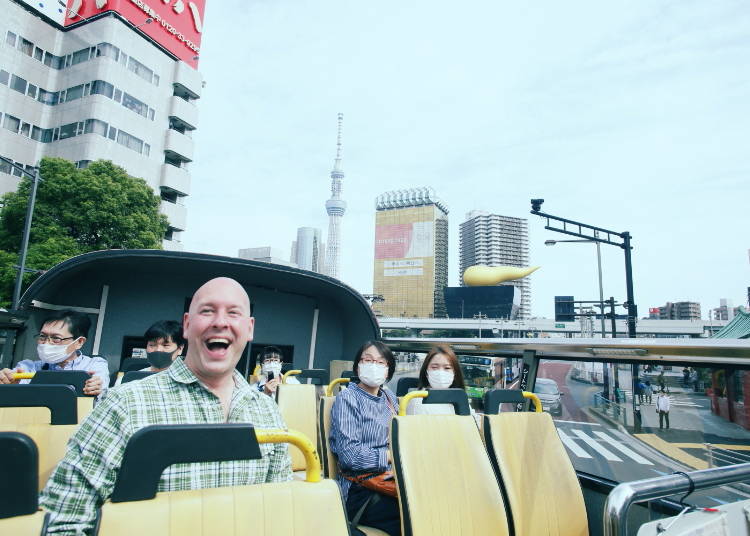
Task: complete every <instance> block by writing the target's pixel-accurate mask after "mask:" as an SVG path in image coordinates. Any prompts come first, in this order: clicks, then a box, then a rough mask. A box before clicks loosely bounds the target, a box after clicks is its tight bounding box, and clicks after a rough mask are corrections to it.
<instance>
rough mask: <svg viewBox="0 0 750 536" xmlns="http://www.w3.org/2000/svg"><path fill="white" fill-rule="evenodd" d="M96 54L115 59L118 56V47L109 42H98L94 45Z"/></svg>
mask: <svg viewBox="0 0 750 536" xmlns="http://www.w3.org/2000/svg"><path fill="white" fill-rule="evenodd" d="M96 55H97V56H105V57H107V58H112V59H113V60H115V61H117V60H118V58H119V56H120V49H119V48H117V47H116V46H114V45H111V44H109V43H99V44H98V45H97V46H96Z"/></svg>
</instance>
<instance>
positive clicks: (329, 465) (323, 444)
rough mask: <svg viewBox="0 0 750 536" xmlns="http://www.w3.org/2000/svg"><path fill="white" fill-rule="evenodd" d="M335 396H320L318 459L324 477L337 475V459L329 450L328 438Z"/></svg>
mask: <svg viewBox="0 0 750 536" xmlns="http://www.w3.org/2000/svg"><path fill="white" fill-rule="evenodd" d="M334 400H336V397H335V396H323V397H321V398H320V411H319V412H318V418H319V420H320V422H319V426H318V429H319V430H320V449H321V456H320V459H321V461H322V462H323V471H324V473H323V474H324V475H325V477H326V478H336V476H338V461H337V460H336V456H335V455H334V454H333V452H331V445H330V441H329V439H328V437H329V435H330V433H331V407H332V406H333V401H334Z"/></svg>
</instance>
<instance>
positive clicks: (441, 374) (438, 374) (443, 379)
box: [427, 369, 453, 389]
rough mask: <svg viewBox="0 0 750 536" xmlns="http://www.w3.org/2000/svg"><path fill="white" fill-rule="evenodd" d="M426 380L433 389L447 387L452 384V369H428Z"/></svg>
mask: <svg viewBox="0 0 750 536" xmlns="http://www.w3.org/2000/svg"><path fill="white" fill-rule="evenodd" d="M427 381H428V382H430V387H432V388H433V389H447V388H448V387H450V386H451V385H453V371H452V370H444V369H428V370H427Z"/></svg>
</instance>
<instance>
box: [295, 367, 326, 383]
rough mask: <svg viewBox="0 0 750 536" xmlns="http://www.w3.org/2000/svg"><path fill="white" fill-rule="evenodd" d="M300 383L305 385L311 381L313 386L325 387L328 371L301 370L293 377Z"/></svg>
mask: <svg viewBox="0 0 750 536" xmlns="http://www.w3.org/2000/svg"><path fill="white" fill-rule="evenodd" d="M295 378H297V379H298V380H299V382H300V383H307V380H308V379H310V380H312V381H311V382H310V383H312V384H313V385H326V384H327V383H328V371H327V370H326V369H302V372H300V373H299V374H297V375H296V376H295Z"/></svg>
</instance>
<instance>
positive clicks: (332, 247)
mask: <svg viewBox="0 0 750 536" xmlns="http://www.w3.org/2000/svg"><path fill="white" fill-rule="evenodd" d="M338 118H339V130H338V136H337V138H336V161H335V162H334V164H333V170H331V198H330V199H329V200H328V201H326V212H327V213H328V247H327V248H326V261H325V265H326V274H327V275H329V276H331V277H335V278H336V279H338V278H339V268H340V265H341V220H342V219H344V213H345V212H346V201H344V200H343V199H341V188H342V186H343V181H344V170H343V169H341V126H342V123H343V121H344V114H339V116H338Z"/></svg>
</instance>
